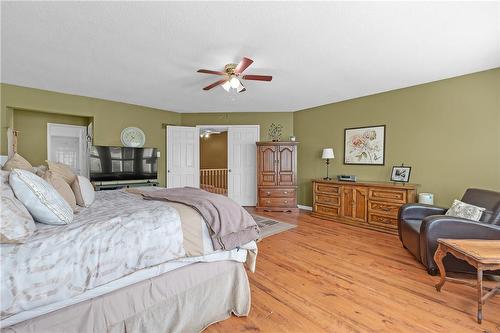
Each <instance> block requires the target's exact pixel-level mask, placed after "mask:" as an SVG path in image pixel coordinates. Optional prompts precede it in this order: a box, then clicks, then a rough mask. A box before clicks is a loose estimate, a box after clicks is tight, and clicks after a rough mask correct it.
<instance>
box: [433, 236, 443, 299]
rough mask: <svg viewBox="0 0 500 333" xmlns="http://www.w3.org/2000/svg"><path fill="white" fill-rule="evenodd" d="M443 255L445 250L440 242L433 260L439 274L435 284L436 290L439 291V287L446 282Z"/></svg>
mask: <svg viewBox="0 0 500 333" xmlns="http://www.w3.org/2000/svg"><path fill="white" fill-rule="evenodd" d="M445 255H446V252H445V251H443V249H442V247H441V244H439V245H438V248H437V250H436V253H434V261H435V262H436V265H437V266H438V268H439V275H440V276H441V279H440V280H439V282H438V284H436V290H437V291H441V287H443V285H444V283H445V282H446V270H445V268H444V264H443V258H444V256H445Z"/></svg>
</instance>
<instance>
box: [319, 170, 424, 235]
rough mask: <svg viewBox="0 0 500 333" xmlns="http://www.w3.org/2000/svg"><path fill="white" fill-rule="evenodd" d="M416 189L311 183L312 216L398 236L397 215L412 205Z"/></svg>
mask: <svg viewBox="0 0 500 333" xmlns="http://www.w3.org/2000/svg"><path fill="white" fill-rule="evenodd" d="M416 192H417V191H416V185H414V184H404V185H403V184H395V183H388V182H387V183H384V182H341V181H327V180H322V179H318V180H314V181H313V212H312V215H313V216H316V217H319V218H324V219H329V220H334V221H338V222H343V223H348V224H352V225H357V226H360V227H364V228H368V229H374V230H379V231H384V232H387V233H392V234H397V233H398V211H399V207H401V206H402V205H403V204H405V203H409V202H415V199H416Z"/></svg>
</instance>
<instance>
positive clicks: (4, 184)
mask: <svg viewBox="0 0 500 333" xmlns="http://www.w3.org/2000/svg"><path fill="white" fill-rule="evenodd" d="M9 175H10V171H5V170H0V193H1V194H2V197H9V198H14V192H12V188H11V187H10V185H9Z"/></svg>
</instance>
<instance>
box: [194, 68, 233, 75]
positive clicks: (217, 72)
mask: <svg viewBox="0 0 500 333" xmlns="http://www.w3.org/2000/svg"><path fill="white" fill-rule="evenodd" d="M197 72H198V73H205V74H215V75H226V73H224V72H219V71H211V70H208V69H198V70H197Z"/></svg>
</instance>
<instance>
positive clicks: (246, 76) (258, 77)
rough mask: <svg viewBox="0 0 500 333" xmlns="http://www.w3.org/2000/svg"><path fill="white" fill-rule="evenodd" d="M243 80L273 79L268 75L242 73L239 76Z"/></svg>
mask: <svg viewBox="0 0 500 333" xmlns="http://www.w3.org/2000/svg"><path fill="white" fill-rule="evenodd" d="M241 78H242V79H243V80H255V81H271V80H272V79H273V77H272V76H270V75H243V76H242V77H241Z"/></svg>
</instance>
